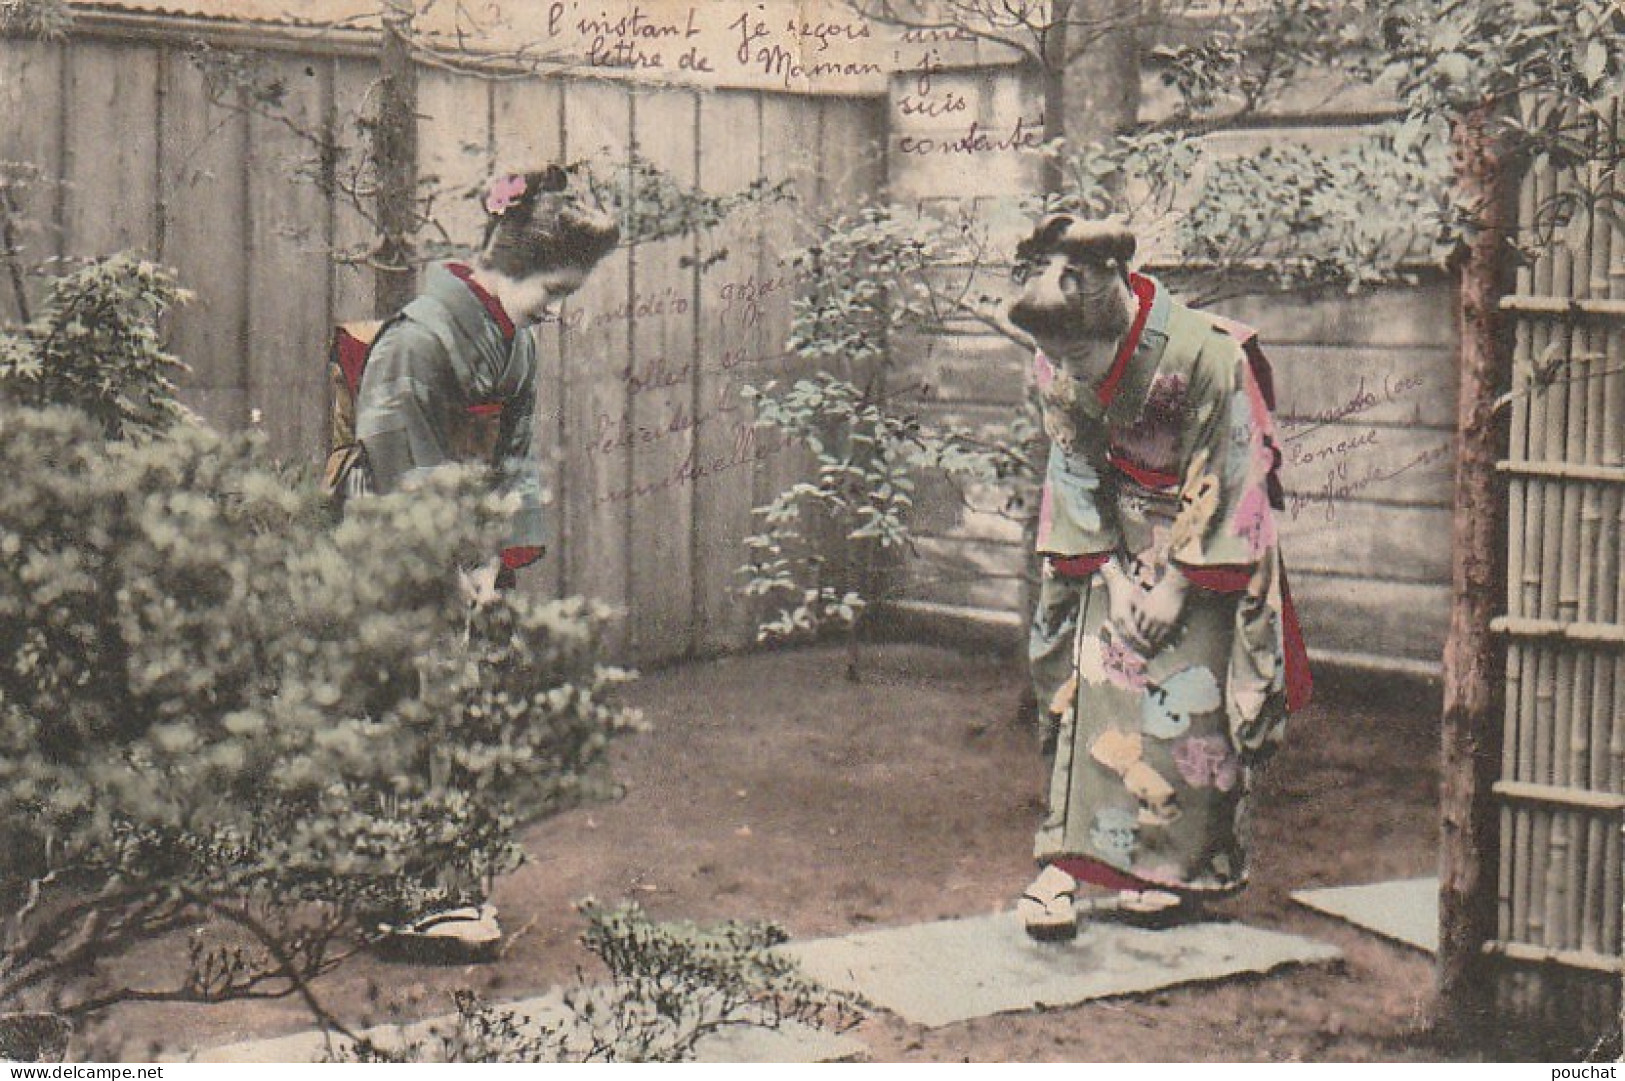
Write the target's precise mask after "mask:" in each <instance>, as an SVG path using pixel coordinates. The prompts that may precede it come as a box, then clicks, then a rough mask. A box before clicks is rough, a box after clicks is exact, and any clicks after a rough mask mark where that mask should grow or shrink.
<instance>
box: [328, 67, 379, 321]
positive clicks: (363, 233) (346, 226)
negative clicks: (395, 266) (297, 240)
mask: <svg viewBox="0 0 1625 1081" xmlns="http://www.w3.org/2000/svg"><path fill="white" fill-rule="evenodd" d="M329 67H330V69H331V74H330V76H329V78H330V79H331V80H332V84H333V111H332V114H331V115H330V116H329V117H328V125H329V128H328V130H329V132H330V135H331V137H332V139H333V141H334V142H335V143H336V144H337V145H338V147H340V152H339V155H338V158H337V160H336V161H335V163H334V184H335V189H336V190H335V192H334V194H333V198H332V207H331V211H330V213H331V218H332V233H333V255H334V259H333V269H332V275H333V281H332V287H331V297H330V300H329V305H328V307H329V315H328V320H327V321H328V322H329V323H333V324H336V323H343V322H348V321H350V320H354V319H371V318H372V316H373V302H374V297H375V295H376V292H377V290H376V283H375V281H374V277H373V272H372V268H371V267H370V266H368V265H367V255H368V253H369V252H371V251H372V249H373V248H374V247H375V246H376V245H377V243H378V231H377V229H376V228H375V227H374V225H373V223H372V221H371V220H369V216H370V215H371V214H373V213H374V210H375V208H374V207H373V206H371V205H370V202H369V201H368V200H367V196H366V192H365V190H364V188H363V186H362V185H361V183H360V181H361V176H360V173H359V170H360V169H361V168H362V166H363V163H364V162H365V161H366V156H367V153H368V149H369V148H368V144H367V138H368V136H367V124H368V123H369V121H370V119H371V117H372V116H373V114H374V113H376V111H377V85H378V65H377V64H375V63H372V62H370V61H365V60H356V59H352V58H349V57H339V58H335V59H334V60H332V61H330V63H329Z"/></svg>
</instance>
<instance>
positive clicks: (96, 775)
mask: <svg viewBox="0 0 1625 1081" xmlns="http://www.w3.org/2000/svg"><path fill="white" fill-rule="evenodd" d="M0 469H4V470H5V471H6V473H7V475H8V477H9V478H10V482H11V483H9V484H8V485H7V487H6V489H5V490H4V492H0V551H3V552H4V554H5V559H4V560H3V561H0V656H4V657H6V658H8V660H7V662H6V663H5V666H4V667H3V668H0V830H3V831H4V833H5V834H6V837H7V840H8V843H7V844H6V845H5V846H4V849H3V850H4V853H5V855H4V857H3V858H0V898H3V901H4V906H5V908H6V909H7V910H8V911H10V912H12V913H14V918H13V921H12V933H11V935H10V937H8V940H7V943H6V954H5V958H4V966H3V967H0V1001H6V1000H8V999H12V998H20V997H22V996H24V995H25V994H27V993H29V992H30V991H31V990H34V991H38V992H39V993H42V994H44V995H46V996H47V998H48V999H49V1000H50V1001H51V1002H52V1004H53V1005H55V1006H57V1007H58V1008H60V1009H62V1010H64V1011H66V1012H68V1013H78V1012H88V1011H90V1010H92V1009H94V1008H99V1007H100V1006H102V1005H105V1004H106V1003H107V1002H109V1001H116V1000H117V999H118V998H119V997H124V996H126V995H128V994H130V993H132V992H133V991H135V990H137V989H130V988H117V987H114V988H112V989H108V988H105V987H102V986H101V984H102V982H103V980H104V978H105V977H106V970H105V968H104V967H103V966H105V965H106V964H107V963H109V962H110V961H112V960H113V959H115V958H116V957H117V955H118V954H119V953H120V952H121V951H122V950H124V949H127V948H128V947H130V946H132V945H134V944H135V943H137V942H139V941H141V940H143V939H145V938H149V937H152V936H153V935H156V934H159V933H162V932H165V931H167V930H170V929H173V928H175V927H178V926H182V925H184V924H187V923H189V922H192V921H194V920H196V919H197V918H199V917H200V916H202V915H207V914H211V913H212V914H214V915H216V916H221V917H223V918H227V919H231V920H233V921H235V922H237V923H239V924H240V925H241V926H242V927H243V928H245V929H247V930H249V931H250V932H251V933H252V935H253V937H255V938H256V939H259V940H260V941H259V942H258V943H257V944H256V946H257V948H256V949H249V948H248V947H246V946H244V945H243V944H242V943H240V942H235V943H233V942H218V943H212V944H208V945H205V944H206V943H210V940H208V939H205V938H196V939H192V940H190V941H193V942H194V943H195V944H196V952H195V953H194V956H193V957H192V966H191V969H190V971H189V973H188V975H187V977H186V979H185V981H184V982H183V983H182V984H180V985H178V986H175V987H170V988H142V989H139V990H140V992H141V993H142V994H159V995H163V996H169V997H176V998H184V999H194V1000H201V1001H215V1000H218V999H222V998H229V997H233V996H235V995H238V994H242V993H247V992H250V991H257V990H263V989H264V988H265V987H266V986H267V985H268V983H271V982H274V981H281V985H280V991H279V993H288V992H289V989H290V987H291V985H292V983H294V982H296V981H297V980H298V979H301V978H303V977H307V976H309V975H311V974H314V973H316V972H320V971H323V970H325V969H326V968H328V967H331V965H332V964H334V963H336V961H337V960H338V959H339V958H340V957H341V956H342V955H343V953H344V952H346V951H344V950H341V949H338V948H337V944H338V943H340V942H348V943H350V947H351V948H353V947H354V945H355V944H356V943H358V942H359V941H360V940H362V939H364V938H365V934H366V932H368V931H370V929H371V927H372V926H373V924H374V921H377V920H386V919H387V920H394V919H398V918H400V917H402V916H405V915H410V914H415V913H416V912H419V911H421V910H422V907H423V906H424V905H427V904H442V903H447V904H449V903H453V902H459V901H463V900H466V899H467V898H466V897H465V896H464V895H463V894H462V892H461V891H463V890H466V889H467V888H468V886H469V885H470V884H472V883H476V882H478V881H480V880H482V879H489V878H490V877H491V876H493V875H496V874H500V873H503V872H505V871H507V870H510V869H512V868H513V867H514V866H515V865H516V864H517V863H518V862H519V860H520V859H521V858H522V854H521V852H520V851H519V849H518V847H517V846H516V844H515V842H514V831H515V827H516V826H517V824H518V823H519V822H520V821H521V820H522V819H526V818H530V817H535V816H537V815H541V814H546V813H550V812H552V811H555V810H557V809H559V808H562V807H565V806H568V805H569V804H571V803H573V802H574V801H576V800H578V799H581V798H583V797H587V796H591V795H595V794H599V793H601V792H603V791H604V789H605V785H606V780H605V778H604V776H603V772H602V766H603V756H604V750H605V746H606V742H607V740H608V739H609V738H610V737H611V736H612V735H614V734H615V733H616V732H619V731H622V730H624V729H625V728H626V727H627V726H628V725H630V724H631V723H633V721H634V718H633V717H631V716H630V715H628V714H626V713H625V712H623V711H622V710H619V709H617V708H615V707H614V706H612V705H611V704H609V703H608V702H607V701H606V694H607V692H608V691H609V690H610V688H611V687H613V685H614V684H616V683H617V682H619V681H620V680H621V679H622V678H623V677H622V675H621V674H620V673H618V672H616V671H614V670H611V669H606V668H603V667H600V666H599V665H598V664H597V663H596V662H595V660H594V655H595V632H596V628H597V627H598V625H599V623H600V622H601V619H602V614H601V613H600V612H598V611H597V610H595V609H594V608H592V607H591V606H590V605H588V604H586V603H585V602H582V601H579V600H567V601H556V602H546V603H544V602H536V601H532V600H529V599H527V598H525V597H524V596H522V595H518V594H503V595H501V596H499V597H498V598H496V599H495V600H492V601H489V602H487V603H485V604H484V606H482V607H480V608H478V609H475V610H474V611H472V612H471V611H470V610H469V608H468V605H467V602H466V601H465V599H464V596H463V593H462V591H461V589H460V587H459V584H458V582H457V577H456V574H455V573H454V568H455V567H456V566H457V565H459V564H462V565H472V564H474V563H476V562H478V561H480V560H481V559H482V558H483V554H484V553H487V552H489V551H492V550H494V548H495V547H497V546H498V545H499V544H500V540H499V538H500V536H501V532H502V526H503V520H504V518H505V516H506V512H507V507H506V504H505V503H503V502H502V501H501V500H499V499H498V498H497V497H495V496H493V495H491V494H489V492H488V489H487V487H486V485H485V482H484V480H483V478H479V477H472V476H458V475H453V474H446V475H443V476H438V477H436V478H435V480H434V481H433V482H432V483H431V484H430V485H428V486H426V487H424V488H421V489H419V490H416V491H413V492H411V493H403V494H399V495H393V496H388V497H379V498H376V499H369V500H366V501H363V502H361V503H358V504H356V505H355V506H354V507H353V508H352V509H351V512H350V513H349V514H348V515H347V516H346V518H345V520H344V522H343V523H342V524H340V525H338V526H337V527H336V528H334V527H333V526H332V525H331V524H330V522H329V520H328V518H327V514H326V512H325V510H324V507H323V501H322V496H321V494H320V493H319V492H318V491H317V490H316V488H315V487H314V485H312V484H310V483H307V482H302V481H293V480H290V479H288V478H287V477H285V476H283V475H282V474H280V473H279V472H278V471H277V470H276V469H275V468H273V467H271V466H268V465H266V464H265V463H264V461H263V458H262V456H261V454H260V453H259V452H258V450H257V448H256V444H255V443H254V441H253V440H251V439H248V438H226V437H222V436H219V435H215V434H213V433H211V432H208V431H206V430H203V429H201V428H197V427H194V426H190V425H180V426H177V427H175V428H173V429H172V430H170V431H169V432H167V433H166V434H164V435H162V436H156V437H153V438H149V439H146V440H144V441H142V442H139V443H135V442H130V441H122V440H112V439H108V438H107V437H106V436H105V435H104V433H102V432H100V431H98V430H97V429H96V428H95V426H94V425H92V424H91V423H90V422H89V421H88V420H86V419H85V418H84V417H83V416H82V415H80V414H78V413H76V412H73V411H70V410H66V409H51V410H34V409H23V408H10V409H7V410H6V411H5V412H4V414H3V415H0Z"/></svg>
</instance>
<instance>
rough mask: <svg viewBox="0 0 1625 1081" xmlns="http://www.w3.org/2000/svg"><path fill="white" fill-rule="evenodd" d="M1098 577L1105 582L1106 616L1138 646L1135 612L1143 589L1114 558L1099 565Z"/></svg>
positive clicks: (1121, 632)
mask: <svg viewBox="0 0 1625 1081" xmlns="http://www.w3.org/2000/svg"><path fill="white" fill-rule="evenodd" d="M1100 577H1101V580H1102V581H1104V582H1105V583H1106V618H1107V619H1108V620H1109V621H1110V622H1111V625H1112V627H1113V628H1115V629H1116V631H1117V633H1118V634H1119V635H1121V636H1122V637H1123V638H1124V639H1125V640H1126V641H1128V642H1129V643H1130V644H1132V645H1133V646H1134V647H1135V648H1136V649H1138V648H1140V641H1139V630H1138V627H1137V623H1138V620H1137V619H1136V616H1135V612H1136V610H1137V609H1138V607H1139V599H1140V597H1141V596H1142V595H1143V594H1144V592H1145V591H1144V590H1143V589H1141V588H1140V586H1139V583H1137V582H1135V581H1134V579H1132V578H1130V577H1129V576H1128V575H1127V574H1125V573H1124V572H1123V568H1122V567H1119V566H1118V565H1117V560H1116V559H1108V560H1107V561H1106V562H1105V563H1104V564H1103V565H1102V566H1101V568H1100Z"/></svg>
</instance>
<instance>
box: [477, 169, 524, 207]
mask: <svg viewBox="0 0 1625 1081" xmlns="http://www.w3.org/2000/svg"><path fill="white" fill-rule="evenodd" d="M524 197H525V178H524V177H522V176H520V175H519V174H517V173H510V174H508V175H507V176H499V177H497V178H496V179H495V180H493V181H491V186H490V187H489V188H487V189H486V191H485V209H486V212H487V213H490V214H495V215H497V216H498V217H500V216H501V215H502V213H503V212H504V211H505V210H507V209H508V208H509V207H510V206H513V204H515V203H517V202H518V201H519V200H521V199H523V198H524Z"/></svg>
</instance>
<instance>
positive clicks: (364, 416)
mask: <svg viewBox="0 0 1625 1081" xmlns="http://www.w3.org/2000/svg"><path fill="white" fill-rule="evenodd" d="M485 211H486V228H485V237H484V241H483V243H482V245H481V247H480V251H479V253H478V255H477V256H475V258H474V259H473V260H472V261H471V262H468V263H463V262H446V263H437V264H434V265H432V266H430V267H429V268H428V270H427V273H426V275H425V282H424V288H423V292H422V293H421V295H419V296H418V297H417V298H416V299H415V300H413V301H412V302H411V303H410V304H408V305H407V306H406V307H405V308H404V309H402V311H401V312H400V314H398V315H397V316H395V318H393V319H391V320H389V321H388V322H386V323H384V324H383V326H382V328H381V329H380V330H379V331H378V333H377V336H376V338H374V339H373V341H372V344H371V347H370V349H368V348H366V346H365V345H362V346H361V347H360V348H361V349H362V351H363V356H362V357H360V358H358V359H359V361H360V364H359V365H357V366H361V365H364V367H363V368H362V371H361V374H360V380H359V389H358V391H357V394H356V399H355V442H354V444H353V446H354V448H355V453H354V455H353V456H352V458H351V460H352V461H353V467H352V468H350V469H349V471H348V473H347V478H348V483H346V484H345V494H346V497H349V496H353V495H359V494H365V493H368V492H377V493H385V492H392V491H395V490H397V489H399V488H401V487H403V486H405V485H409V484H410V483H411V482H412V481H413V479H414V478H416V477H419V476H422V475H424V474H426V473H429V472H431V471H433V470H435V469H438V468H441V467H442V466H444V465H446V464H448V463H452V462H474V463H484V464H487V465H489V466H490V467H491V469H492V471H493V474H494V477H495V482H496V483H497V485H498V486H499V488H500V489H501V490H502V491H504V492H509V493H513V494H515V495H517V496H518V502H519V508H518V512H517V514H516V517H515V518H514V520H513V522H512V525H511V529H512V536H511V537H510V539H509V540H508V543H507V546H506V547H505V548H504V549H503V551H502V552H501V554H500V557H493V558H492V560H491V561H490V563H489V564H487V565H486V566H484V567H482V568H480V569H478V570H477V571H476V572H475V573H474V574H473V575H471V576H468V578H469V580H468V581H467V582H466V583H465V588H467V589H468V590H469V592H470V594H471V596H472V599H475V600H478V599H479V598H480V597H481V596H484V595H489V593H490V592H491V591H493V590H495V589H497V588H500V587H503V586H511V585H512V584H513V578H514V573H515V571H516V570H517V569H518V568H520V567H523V566H526V565H527V564H529V563H531V562H534V561H535V560H536V559H538V558H540V557H541V555H542V552H543V548H544V546H545V543H546V538H545V533H544V530H543V521H542V481H541V474H540V471H539V469H538V465H537V462H536V459H535V455H534V454H533V452H532V432H533V429H534V427H535V414H536V394H537V384H536V377H537V358H536V339H535V336H534V335H532V334H531V333H530V332H529V327H530V326H531V325H533V324H535V323H537V322H540V321H541V320H542V319H544V318H545V317H546V315H547V313H548V311H549V309H550V307H551V306H552V305H553V304H555V303H556V302H557V301H559V300H561V299H563V298H564V297H567V296H569V295H570V294H571V293H573V292H574V291H575V290H576V289H577V288H579V287H580V285H581V283H582V281H583V280H584V279H585V278H586V276H587V275H588V274H589V273H590V272H591V271H592V269H593V267H595V266H596V265H597V264H598V262H599V261H600V260H601V259H602V258H603V257H604V256H605V255H607V254H608V253H609V252H610V251H611V250H612V249H613V248H614V247H615V245H616V243H617V242H618V240H619V232H618V230H617V228H616V225H615V223H614V221H613V220H612V219H611V218H609V216H608V215H606V214H604V213H603V212H602V211H601V210H599V209H597V207H596V206H591V207H589V206H586V205H583V203H582V202H581V201H580V198H579V196H578V194H577V193H573V192H572V191H571V190H570V183H569V177H568V175H567V174H566V173H565V171H564V170H563V169H560V168H559V167H557V166H552V167H549V168H547V169H544V170H540V171H536V172H528V173H523V174H512V175H508V176H502V177H498V178H497V179H495V180H493V181H492V182H491V184H490V185H489V187H488V188H487V190H486V193H485ZM343 341H344V339H343V337H342V336H341V338H340V343H341V344H340V348H341V349H342V348H343ZM339 361H340V364H341V365H343V363H344V358H343V357H342V356H341V357H340V358H339ZM351 370H352V371H353V369H351ZM347 377H348V375H347ZM427 873H428V874H430V875H433V876H437V877H441V878H442V879H444V878H445V872H443V871H441V870H439V869H431V870H430V871H428V872H427ZM442 884H443V885H447V886H450V887H451V889H452V892H453V893H455V894H458V895H460V898H461V900H462V901H464V902H467V903H466V904H465V905H464V906H463V907H457V908H453V909H450V910H447V911H441V912H434V913H431V914H429V915H426V916H423V917H421V918H419V919H416V920H413V921H411V922H410V923H408V924H406V925H404V926H401V927H393V928H391V927H386V928H384V929H383V930H385V931H386V932H388V935H387V938H386V942H387V943H389V944H390V945H392V946H393V947H394V948H397V949H406V950H409V951H411V952H412V953H413V954H414V955H416V956H420V957H434V958H438V959H443V960H456V961H474V960H486V959H489V958H490V957H491V956H492V955H493V954H494V950H495V947H496V945H497V944H498V942H499V941H500V937H501V930H500V928H499V926H498V924H497V920H496V910H495V909H494V908H493V907H492V906H491V905H489V904H484V903H482V902H483V896H482V894H481V884H479V883H477V882H470V881H463V880H462V879H461V878H460V877H459V878H458V880H457V881H455V882H453V881H443V883H442Z"/></svg>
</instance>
